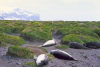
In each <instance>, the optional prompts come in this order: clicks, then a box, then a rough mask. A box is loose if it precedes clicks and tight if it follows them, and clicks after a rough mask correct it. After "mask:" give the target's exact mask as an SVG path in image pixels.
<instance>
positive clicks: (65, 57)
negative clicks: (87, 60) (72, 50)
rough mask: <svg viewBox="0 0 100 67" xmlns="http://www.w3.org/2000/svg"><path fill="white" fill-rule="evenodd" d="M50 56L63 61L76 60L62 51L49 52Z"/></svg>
mask: <svg viewBox="0 0 100 67" xmlns="http://www.w3.org/2000/svg"><path fill="white" fill-rule="evenodd" d="M50 54H52V55H54V56H55V57H56V58H58V59H63V60H76V59H75V58H73V57H72V56H71V55H70V54H68V53H67V52H65V51H62V50H58V49H57V50H51V51H50Z"/></svg>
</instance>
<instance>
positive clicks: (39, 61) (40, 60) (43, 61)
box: [34, 54, 48, 67]
mask: <svg viewBox="0 0 100 67" xmlns="http://www.w3.org/2000/svg"><path fill="white" fill-rule="evenodd" d="M34 59H35V62H36V65H37V67H43V66H44V65H47V64H48V56H47V55H46V54H40V55H39V56H38V57H36V56H35V57H34Z"/></svg>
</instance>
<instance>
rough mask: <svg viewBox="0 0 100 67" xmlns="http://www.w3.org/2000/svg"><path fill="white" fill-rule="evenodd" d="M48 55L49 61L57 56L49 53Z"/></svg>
mask: <svg viewBox="0 0 100 67" xmlns="http://www.w3.org/2000/svg"><path fill="white" fill-rule="evenodd" d="M47 56H48V58H49V61H51V60H53V59H54V58H55V57H54V56H53V55H52V54H48V55H47Z"/></svg>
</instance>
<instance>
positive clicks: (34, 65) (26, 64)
mask: <svg viewBox="0 0 100 67" xmlns="http://www.w3.org/2000/svg"><path fill="white" fill-rule="evenodd" d="M24 66H29V67H36V63H35V62H25V63H24ZM24 66H23V67H24Z"/></svg>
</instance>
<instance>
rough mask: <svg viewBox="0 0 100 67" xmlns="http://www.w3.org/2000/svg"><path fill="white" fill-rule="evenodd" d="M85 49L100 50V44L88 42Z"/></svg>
mask: <svg viewBox="0 0 100 67" xmlns="http://www.w3.org/2000/svg"><path fill="white" fill-rule="evenodd" d="M83 45H84V46H85V47H88V48H93V49H99V48H100V42H87V43H84V44H83Z"/></svg>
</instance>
